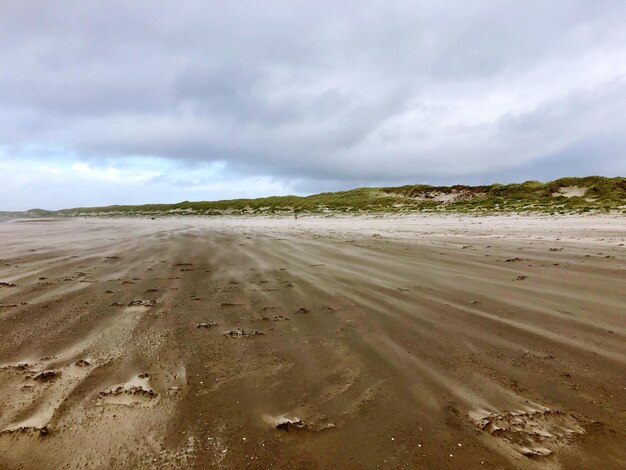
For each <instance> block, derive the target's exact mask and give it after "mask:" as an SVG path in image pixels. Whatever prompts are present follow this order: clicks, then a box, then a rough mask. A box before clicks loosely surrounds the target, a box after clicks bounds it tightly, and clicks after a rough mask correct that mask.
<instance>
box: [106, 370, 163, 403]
mask: <svg viewBox="0 0 626 470" xmlns="http://www.w3.org/2000/svg"><path fill="white" fill-rule="evenodd" d="M149 381H150V376H149V375H148V374H145V373H142V374H138V375H136V376H134V377H132V378H131V379H130V380H129V381H128V382H125V383H123V384H116V385H112V386H110V387H109V388H107V389H106V390H103V391H101V392H100V393H99V394H98V397H97V401H98V403H99V404H100V405H122V406H130V407H135V406H147V405H150V404H151V403H153V402H154V400H155V399H156V398H157V397H158V394H157V392H156V391H155V390H154V389H153V388H152V387H150V385H149Z"/></svg>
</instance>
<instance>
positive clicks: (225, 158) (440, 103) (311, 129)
mask: <svg viewBox="0 0 626 470" xmlns="http://www.w3.org/2000/svg"><path fill="white" fill-rule="evenodd" d="M625 22H626V3H624V2H623V1H621V0H616V1H610V0H606V1H605V0H600V1H597V2H589V1H586V0H580V1H576V0H562V1H561V0H553V1H550V2H545V1H523V2H522V1H508V2H494V1H481V0H477V1H472V2H466V1H444V2H441V1H434V0H433V1H424V2H401V1H397V2H382V1H381V2H363V1H358V2H357V1H345V2H330V1H320V2H300V1H264V2H205V1H182V2H160V1H154V0H152V1H144V2H142V1H137V2H122V1H107V2H80V1H75V2H72V1H68V2H63V3H58V2H35V1H28V0H23V1H20V2H3V3H2V4H1V5H0V44H2V46H1V47H0V63H1V64H2V67H1V68H0V148H1V149H2V153H0V162H3V164H4V167H2V168H4V169H5V174H6V173H7V172H15V173H16V174H17V173H19V172H20V171H21V170H20V168H21V169H22V170H23V169H24V168H25V167H26V166H27V165H31V168H33V174H35V173H37V172H38V171H39V170H35V168H42V167H43V166H46V165H47V166H48V167H58V168H65V167H63V165H64V164H65V163H60V162H61V161H62V160H63V161H64V162H66V161H67V160H68V159H69V160H72V161H73V163H72V164H79V165H85V166H84V167H83V168H91V169H93V171H104V170H106V169H107V168H108V170H107V171H109V173H110V174H113V173H115V172H117V173H118V174H123V173H124V172H125V171H129V170H128V169H127V167H128V166H129V165H131V166H132V167H133V168H136V167H137V165H139V166H140V167H141V165H142V164H141V163H137V162H141V160H142V159H145V162H147V163H145V164H144V165H145V169H144V170H141V171H143V173H145V174H148V173H150V171H149V168H150V166H151V165H152V163H150V162H154V161H156V160H158V161H161V162H162V164H161V166H160V167H159V169H158V170H154V171H153V173H154V174H152V173H150V175H151V176H150V177H149V178H147V179H146V180H145V181H143V180H142V181H137V182H135V183H134V185H135V186H134V187H135V188H144V189H145V191H146V192H145V195H146V197H145V199H152V197H151V196H149V194H150V191H151V189H149V188H148V186H149V185H150V184H157V183H159V182H161V183H162V178H168V177H169V176H168V175H170V174H171V172H172V171H174V170H173V168H176V171H178V172H183V173H184V172H187V173H186V174H187V175H192V174H194V172H195V173H196V174H206V177H207V178H208V179H207V180H205V181H204V183H203V184H208V183H210V182H212V181H217V180H219V179H220V178H221V179H224V178H228V181H231V182H232V185H235V186H240V185H241V184H243V183H244V182H247V183H250V181H252V180H254V179H255V178H256V179H257V180H258V179H259V178H260V179H263V180H264V181H272V183H271V184H269V186H268V185H263V184H261V185H260V186H258V187H257V189H258V190H257V191H253V192H254V193H255V194H254V195H256V193H262V192H263V191H264V190H266V189H270V190H285V191H286V190H292V191H295V192H298V191H300V192H303V191H304V192H308V191H315V190H318V189H333V188H335V187H342V186H343V187H350V186H353V185H361V184H376V183H380V182H385V183H394V182H397V183H401V182H408V181H414V182H422V181H433V182H449V181H470V180H472V181H478V180H480V181H482V180H485V179H487V178H493V177H500V178H505V179H515V178H516V177H517V175H518V174H519V172H522V173H523V171H525V170H524V169H529V168H534V170H533V171H532V172H531V173H532V175H531V176H532V177H535V178H542V177H543V176H544V174H543V173H542V170H541V162H542V161H546V162H548V163H549V162H552V163H550V164H551V165H554V162H555V161H558V162H560V164H559V165H561V166H560V167H559V168H560V171H559V172H560V173H561V174H563V175H567V174H573V173H576V171H577V168H583V167H584V168H585V170H589V171H592V172H594V171H593V170H597V171H595V172H604V173H605V174H617V173H618V172H620V171H623V169H624V166H625V163H624V162H625V161H626V160H625V157H626V153H624V150H626V145H624V139H621V138H619V137H620V136H622V135H624V134H625V131H626V28H624V24H625ZM589 142H594V143H596V145H594V146H590V145H588V143H589ZM581 148H585V149H586V151H587V152H588V154H587V157H586V158H588V159H589V160H590V161H592V162H593V161H597V162H600V163H599V164H598V165H597V166H593V165H587V164H581V158H580V152H579V150H580V149H581ZM607 155H610V157H607ZM60 156H62V158H60ZM568 156H570V157H568ZM568 158H569V159H568ZM607 158H608V160H607ZM33 159H34V160H33ZM35 160H36V162H37V163H36V164H35V163H33V162H34V161H35ZM20 162H21V163H20ZM112 162H113V163H112ZM163 162H165V163H163ZM207 165H209V166H211V165H213V166H212V168H214V169H215V168H218V169H220V171H218V172H217V173H215V172H208V173H206V171H205V170H202V171H200V172H198V170H197V169H198V168H204V169H206V168H208V167H207ZM75 168H80V167H75ZM165 170H167V172H165ZM111 172H112V173H111ZM547 173H550V172H546V174H547ZM92 177H93V174H92V175H87V176H86V178H92ZM159 178H161V179H159ZM216 178H217V179H216ZM179 179H180V178H179ZM184 179H185V178H182V180H184ZM118 183H119V182H118ZM175 186H176V184H172V187H175ZM182 187H184V185H183V186H182ZM189 187H194V186H193V185H192V186H189ZM247 188H248V192H250V191H249V187H247ZM152 189H154V188H152ZM133 194H134V196H135V195H136V196H140V195H141V191H139V190H137V191H136V194H135V193H133ZM174 194H179V193H172V196H174ZM180 194H181V195H185V194H191V195H194V194H195V193H193V192H191V193H186V192H184V191H181V192H180ZM212 194H213V193H212ZM231 194H232V191H230V192H228V195H231ZM224 195H225V196H226V193H224ZM134 196H133V197H134ZM200 196H201V197H199V198H200V199H203V198H206V197H205V196H204V195H200ZM33 202H35V201H33ZM68 202H71V201H68ZM98 203H104V201H100V200H98ZM55 204H57V203H55ZM40 205H41V204H40ZM75 205H78V204H75Z"/></svg>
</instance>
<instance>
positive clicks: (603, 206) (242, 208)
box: [27, 176, 626, 217]
mask: <svg viewBox="0 0 626 470" xmlns="http://www.w3.org/2000/svg"><path fill="white" fill-rule="evenodd" d="M571 188H574V189H575V190H576V191H577V192H576V194H579V193H581V192H582V193H583V194H582V195H574V196H572V195H571V193H568V191H569V190H570V189H571ZM562 193H564V194H562ZM568 196H569V197H568ZM407 211H422V212H423V211H452V212H546V213H584V212H598V211H600V212H603V211H620V212H626V178H622V177H617V178H605V177H601V176H589V177H584V178H561V179H557V180H554V181H550V182H547V183H542V182H539V181H526V182H524V183H515V184H506V185H503V184H491V185H483V186H463V185H456V186H429V185H407V186H399V187H383V188H357V189H352V190H349V191H339V192H329V193H320V194H314V195H311V196H304V197H300V196H272V197H264V198H257V199H233V200H223V201H198V202H190V201H183V202H178V203H175V204H143V205H123V206H120V205H116V206H106V207H79V208H73V209H64V210H60V211H45V210H41V209H33V210H31V211H28V213H27V215H30V216H37V217H41V216H79V215H93V216H96V215H102V216H119V215H125V216H135V215H136V216H157V215H158V216H162V215H177V214H178V215H180V214H196V215H225V214H280V213H294V212H296V213H326V212H333V213H337V212H339V213H342V212H344V213H351V212H407Z"/></svg>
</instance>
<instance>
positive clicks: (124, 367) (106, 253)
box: [0, 216, 626, 469]
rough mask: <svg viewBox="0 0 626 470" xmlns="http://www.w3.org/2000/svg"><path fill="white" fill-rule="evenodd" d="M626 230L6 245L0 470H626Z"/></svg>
mask: <svg viewBox="0 0 626 470" xmlns="http://www.w3.org/2000/svg"><path fill="white" fill-rule="evenodd" d="M625 243H626V218H624V217H613V218H611V217H608V216H607V217H599V216H593V217H561V218H557V219H549V218H540V217H519V216H510V217H505V216H502V217H482V218H476V217H458V216H424V217H418V216H415V217H413V216H411V217H403V218H397V217H378V218H377V217H347V218H300V219H298V220H293V219H279V218H276V219H272V218H247V219H244V218H233V219H228V218H221V219H201V218H180V219H168V220H154V221H153V220H136V219H127V220H122V219H119V220H81V219H75V220H51V221H44V220H42V221H13V222H4V223H2V224H0V468H3V469H4V468H26V469H31V468H32V469H35V468H36V469H41V468H270V467H271V468H342V469H346V468H348V469H349V468H429V469H432V468H435V469H436V468H467V469H474V468H481V469H482V468H549V469H556V468H624V467H625V466H626V257H625V254H626V249H625V246H624V244H625Z"/></svg>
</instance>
